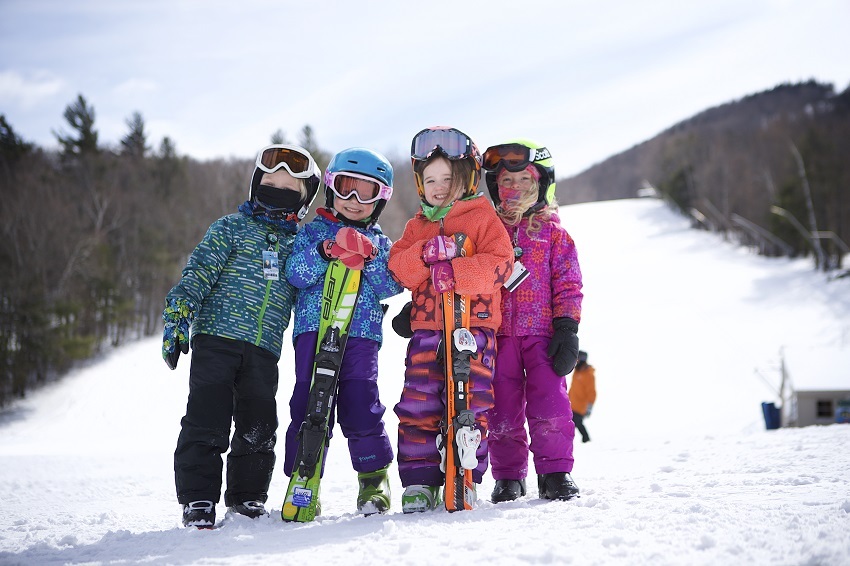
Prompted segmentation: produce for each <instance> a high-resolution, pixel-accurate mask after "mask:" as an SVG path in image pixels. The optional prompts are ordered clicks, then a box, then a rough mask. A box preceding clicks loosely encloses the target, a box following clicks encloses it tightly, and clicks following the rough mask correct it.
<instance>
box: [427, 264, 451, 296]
mask: <svg viewBox="0 0 850 566" xmlns="http://www.w3.org/2000/svg"><path fill="white" fill-rule="evenodd" d="M431 281H432V282H433V283H434V288H435V289H437V292H438V293H445V292H447V291H451V290H452V289H454V288H455V272H454V270H453V269H452V264H451V262H449V261H438V262H437V263H434V264H432V265H431Z"/></svg>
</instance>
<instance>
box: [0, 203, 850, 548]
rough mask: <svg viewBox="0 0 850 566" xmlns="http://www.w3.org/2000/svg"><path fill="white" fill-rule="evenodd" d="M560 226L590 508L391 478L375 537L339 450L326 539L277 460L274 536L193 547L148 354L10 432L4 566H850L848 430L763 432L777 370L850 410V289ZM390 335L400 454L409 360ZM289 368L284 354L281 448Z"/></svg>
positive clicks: (610, 210)
mask: <svg viewBox="0 0 850 566" xmlns="http://www.w3.org/2000/svg"><path fill="white" fill-rule="evenodd" d="M561 217H562V221H563V223H564V225H565V226H566V227H567V229H568V230H569V231H570V233H571V234H572V235H573V237H574V238H575V240H576V243H577V245H578V249H579V258H580V261H581V265H582V270H583V273H584V283H585V289H584V290H585V297H586V298H585V304H584V313H583V320H582V323H581V327H580V331H579V335H580V338H581V343H582V348H583V349H585V350H587V351H588V352H589V354H590V362H591V363H592V364H593V365H595V367H596V369H597V381H598V392H599V397H598V400H597V403H596V406H595V409H594V412H593V415H592V417H591V418H589V419H588V420H587V421H586V423H587V426H588V429H589V431H590V435H591V438H592V441H591V442H589V443H587V444H581V443H578V444H577V445H576V447H575V457H576V462H575V468H574V470H573V478H574V479H575V480H576V482H577V483H578V485H579V487H580V488H581V490H582V492H581V498H580V499H577V500H574V501H570V502H546V501H542V500H540V499H538V498H537V494H536V489H535V488H534V487H535V480H534V479H533V478H530V481H529V487H530V491H529V494H528V495H527V496H526V497H524V498H522V499H520V500H518V501H515V502H510V503H503V504H500V505H494V504H492V503H490V502H489V501H488V497H489V493H490V491H491V490H492V486H493V480H492V478H490V477H489V475H488V476H487V477H486V479H485V482H484V483H483V485H481V486H480V491H479V505H478V508H476V509H475V510H473V511H469V512H459V513H453V514H449V513H447V512H445V511H444V510H438V511H435V512H431V513H426V514H419V515H403V514H401V512H400V510H399V507H400V504H399V498H400V495H401V492H402V489H401V484H400V482H399V481H398V477H397V473H396V470H395V467H392V468H391V478H392V488H393V493H394V498H393V506H394V507H393V509H392V510H391V512H390V513H389V514H386V515H380V516H371V517H365V518H364V517H360V516H358V515H356V514H355V513H354V504H355V497H356V484H357V482H356V476H355V473H354V472H353V471H352V470H351V469H350V464H349V461H348V457H347V454H346V443H345V441H344V439H343V438H342V435H341V433H340V432H339V430H338V429H337V431H336V435H335V437H334V439H333V441H332V443H331V450H330V456H329V460H328V464H327V473H326V475H325V479H324V483H323V491H322V507H323V515H322V516H321V517H319V518H318V519H317V520H316V521H315V522H314V523H308V524H287V523H283V522H282V521H281V520H280V518H279V510H280V505H281V503H282V500H283V494H284V490H285V488H286V477H285V476H284V474H283V473H282V471H281V470H280V469H279V467H280V462H282V456H281V457H279V459H278V461H279V463H278V469H277V471H276V472H275V476H274V478H273V480H272V485H271V490H270V493H269V502H268V507H269V508H270V509H271V510H272V515H271V516H270V517H265V518H261V519H259V520H256V521H251V520H248V519H245V518H242V517H236V518H232V517H231V518H225V508H224V507H223V505H221V504H219V506H218V516H219V524H218V526H219V527H220V528H217V529H215V530H206V531H200V530H196V529H183V528H181V527H180V526H179V519H180V508H179V506H178V505H177V503H176V499H175V494H174V484H173V472H172V452H173V449H174V445H175V442H176V439H177V434H178V431H179V422H180V418H181V416H182V415H183V410H184V408H185V402H186V396H187V393H188V387H187V378H188V370H189V363H188V362H189V359H188V357H184V358H182V359H181V360H180V364H179V367H178V368H177V370H176V371H173V372H172V371H169V370H168V369H167V368H166V366H165V364H164V363H163V361H162V359H161V357H160V342H159V339H158V338H157V337H154V338H150V339H145V340H142V341H139V342H137V343H134V344H131V345H128V346H125V347H123V348H121V349H119V350H117V351H114V352H112V353H111V354H109V355H108V356H106V357H105V358H104V359H102V360H100V361H99V362H97V363H95V364H91V365H90V366H89V367H86V368H84V369H81V370H79V371H76V372H75V373H73V374H72V375H70V376H69V377H67V378H65V379H63V380H62V381H61V382H60V383H57V384H54V385H52V386H50V387H48V388H46V389H44V390H41V391H39V392H37V393H35V394H33V395H31V396H30V397H29V398H28V399H26V400H24V401H22V402H19V403H17V404H15V405H14V406H12V407H10V408H8V409H7V410H5V411H3V412H2V413H0V493H2V494H3V496H2V499H1V500H2V513H0V564H27V565H29V564H261V563H262V564H369V565H374V564H482V565H484V564H582V565H592V564H629V565H643V564H647V565H649V564H652V565H659V564H662V565H663V564H688V565H691V564H712V565H714V564H825V565H840V564H850V534H848V533H850V472H848V470H850V450H848V446H850V425H831V426H826V427H810V428H805V429H782V430H778V431H766V430H764V423H763V420H762V416H761V411H760V403H761V402H762V401H775V400H776V398H775V394H774V392H773V391H772V390H771V388H770V387H769V386H768V384H766V383H765V381H768V382H772V383H773V385H774V386H775V385H778V383H779V370H778V363H779V359H780V352H782V355H784V357H785V360H786V365H787V368H788V371H789V373H790V375H791V377H792V379H793V380H794V383H795V384H796V385H797V386H798V387H800V388H805V387H821V388H824V387H825V388H845V389H848V388H850V377H848V373H850V279H848V278H845V279H841V280H835V281H832V282H828V281H826V279H825V277H824V276H823V275H822V274H818V273H816V272H814V271H813V269H812V266H811V262H810V261H807V260H794V261H791V260H785V259H772V260H768V259H765V258H761V257H758V256H756V255H753V254H752V253H750V252H748V251H747V250H745V249H741V248H738V247H735V246H733V245H732V244H730V243H727V242H724V241H722V240H721V239H719V238H718V237H717V236H715V235H711V234H708V233H705V232H701V231H695V230H691V229H689V226H688V222H687V220H686V219H683V218H681V217H679V216H677V215H675V214H674V213H672V212H671V211H669V210H668V209H667V208H665V207H664V206H663V205H662V204H661V203H660V202H658V201H654V200H625V201H615V202H604V203H590V204H582V205H574V206H569V207H564V208H563V209H562V212H561ZM191 245H193V244H190V243H187V247H190V246H191ZM405 300H406V298H405V297H404V296H400V297H397V298H395V299H393V300H392V301H390V303H391V304H390V311H389V315H390V316H392V315H394V314H395V313H397V312H398V310H399V309H400V307H401V306H402V304H403V303H404V301H405ZM385 329H386V332H387V334H386V342H385V345H384V347H383V349H382V350H381V359H380V371H381V376H380V380H379V383H380V386H381V391H382V399H383V401H384V404H385V405H387V406H388V411H387V414H386V416H385V420H386V424H387V427H388V429H389V430H390V433H391V436H392V437H393V438H395V429H396V426H397V419H396V417H395V415H394V414H393V412H392V406H393V405H394V403H395V402H396V401H397V400H398V398H399V395H400V392H401V387H402V376H403V372H404V353H405V345H406V343H405V341H404V340H402V339H401V338H399V337H397V336H395V335H394V334H393V333H392V331H391V329H390V325H389V323H387V324H385ZM287 334H289V333H287ZM292 367H293V360H292V351H291V348H290V349H288V350H287V349H285V351H284V357H283V359H282V360H281V364H280V368H281V384H280V395H279V398H278V401H279V414H280V420H281V425H282V426H285V425H286V424H287V423H288V420H287V410H288V399H289V393H290V391H291V387H292V383H293V376H292V369H291V368H292ZM278 454H279V455H281V454H282V445H279V446H278Z"/></svg>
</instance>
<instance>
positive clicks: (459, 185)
mask: <svg viewBox="0 0 850 566" xmlns="http://www.w3.org/2000/svg"><path fill="white" fill-rule="evenodd" d="M411 161H412V163H413V170H414V176H415V178H416V185H417V189H418V191H419V197H420V200H421V201H422V202H421V210H420V211H419V212H417V214H416V215H415V216H414V217H413V218H412V219H411V220H409V221H408V222H407V225H406V226H405V229H404V233H403V234H402V237H401V238H400V239H399V240H398V241H397V242H395V243H394V244H393V246H392V248H391V249H390V258H389V268H390V271H391V272H392V274H393V276H394V277H395V279H396V280H397V281H398V282H399V283H401V285H402V286H404V287H405V288H407V289H410V291H411V294H412V299H413V307H412V312H411V316H410V326H411V329H412V331H413V337H412V338H411V339H410V344H409V346H408V350H407V360H406V371H405V376H404V378H405V379H404V390H403V391H402V395H401V399H400V401H399V403H398V404H397V405H396V406H395V413H396V414H397V415H398V418H399V440H398V467H399V475H400V477H401V482H402V485H403V486H404V487H405V492H404V495H403V496H402V511H403V512H405V513H412V512H417V511H425V510H429V509H434V508H435V507H436V506H437V504H438V503H439V501H440V499H439V487H440V486H441V485H442V484H443V481H444V477H443V473H442V472H441V471H440V464H441V454H440V451H439V450H438V448H437V442H436V440H437V435H438V433H439V431H440V420H441V419H442V417H443V412H444V407H445V392H444V385H445V376H444V375H443V366H442V363H440V361H439V360H438V359H437V347H438V345H439V344H440V342H441V340H442V338H443V336H442V334H443V332H442V323H441V321H442V312H441V304H440V293H441V292H444V291H448V290H451V289H454V290H455V292H457V293H460V294H464V295H470V296H471V313H472V314H471V319H472V323H471V324H472V328H471V332H472V334H473V336H474V337H475V341H476V344H477V358H473V359H472V360H471V371H470V380H469V388H470V391H469V394H470V397H471V402H470V409H471V410H472V411H473V412H474V413H475V416H476V428H477V429H478V430H480V431H481V439H482V440H481V443H480V444H479V446H478V448H477V450H476V457H477V460H478V465H477V467H476V468H475V469H474V470H473V481H474V482H475V483H481V479H482V477H483V475H484V472H485V471H486V470H487V465H488V459H487V422H486V418H485V417H484V412H485V411H487V410H488V409H490V408H491V407H492V405H493V385H492V381H493V370H494V361H495V349H496V338H495V333H496V330H497V329H498V328H499V324H500V323H501V308H500V301H501V286H502V285H503V284H504V282H505V281H506V280H507V278H508V276H509V275H510V272H511V267H512V264H513V248H512V245H511V242H510V239H509V238H508V235H507V232H506V231H505V229H504V228H503V227H502V224H501V221H500V220H499V218H498V216H497V215H496V212H495V210H494V209H493V207H492V205H491V204H490V203H489V201H488V200H487V199H486V198H484V197H483V196H482V194H481V193H478V192H477V188H478V182H479V180H480V177H481V154H480V152H479V151H478V148H477V147H476V146H475V144H474V143H473V142H472V140H471V139H469V137H468V136H467V135H466V134H464V133H463V132H460V131H459V130H456V129H454V128H445V127H434V128H426V129H425V130H422V131H421V132H419V133H418V134H416V136H415V137H414V139H413V144H412V147H411ZM458 232H462V233H463V234H465V235H466V236H467V238H468V239H469V240H470V241H471V242H472V244H473V246H474V253H472V254H471V255H470V256H468V257H458V256H459V250H458V247H457V245H456V241H455V238H454V235H455V234H456V233H458Z"/></svg>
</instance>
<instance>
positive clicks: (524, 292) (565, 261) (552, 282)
mask: <svg viewBox="0 0 850 566" xmlns="http://www.w3.org/2000/svg"><path fill="white" fill-rule="evenodd" d="M505 228H506V229H507V231H508V235H509V236H510V238H511V241H512V242H513V243H514V246H519V247H520V248H522V252H523V253H522V257H521V258H520V259H519V261H520V262H521V263H522V264H523V265H524V266H525V267H526V269H528V271H529V276H528V278H527V279H526V280H525V281H523V282H522V283H521V284H520V285H519V287H517V288H516V289H514V291H513V293H511V292H509V291H507V290H506V289H504V288H502V324H501V325H500V326H499V331H498V335H499V336H552V334H553V328H552V319H554V318H558V317H569V318H571V319H573V320H575V321H576V322H581V301H582V298H583V297H584V295H583V294H582V292H581V288H582V282H581V269H580V268H579V264H578V254H577V252H576V246H575V242H573V239H572V238H571V237H570V235H569V234H568V233H567V231H566V229H564V227H563V226H561V220H560V218H558V215H557V214H552V216H551V217H550V219H549V220H548V221H545V222H543V225H542V227H541V228H540V231H539V232H533V233H532V235H531V236H529V235H528V232H527V230H526V229H527V228H528V219H527V218H523V219H522V221H520V223H519V225H517V226H505Z"/></svg>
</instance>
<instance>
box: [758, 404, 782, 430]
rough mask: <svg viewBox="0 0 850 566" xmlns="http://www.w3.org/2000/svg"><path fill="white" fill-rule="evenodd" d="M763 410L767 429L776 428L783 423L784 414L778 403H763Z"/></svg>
mask: <svg viewBox="0 0 850 566" xmlns="http://www.w3.org/2000/svg"><path fill="white" fill-rule="evenodd" d="M761 410H762V412H763V413H764V426H765V428H766V429H767V430H776V429H778V428H779V427H780V425H781V424H782V416H781V415H780V412H779V408H778V407H777V406H776V403H762V404H761Z"/></svg>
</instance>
